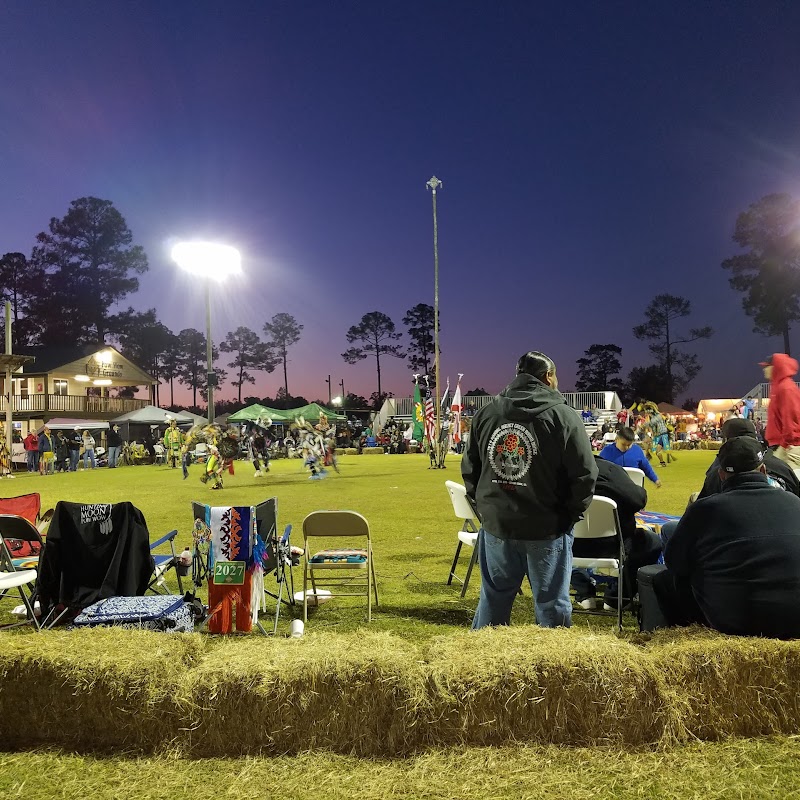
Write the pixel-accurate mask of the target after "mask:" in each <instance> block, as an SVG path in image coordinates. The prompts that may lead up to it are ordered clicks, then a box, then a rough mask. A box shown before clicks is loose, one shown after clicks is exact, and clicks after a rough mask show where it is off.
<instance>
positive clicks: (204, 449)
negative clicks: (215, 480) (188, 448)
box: [192, 442, 208, 464]
mask: <svg viewBox="0 0 800 800" xmlns="http://www.w3.org/2000/svg"><path fill="white" fill-rule="evenodd" d="M192 458H193V459H194V460H195V461H196V462H197V463H198V464H203V463H205V462H206V461H208V445H207V444H206V443H205V442H198V443H197V444H196V445H195V447H194V450H192Z"/></svg>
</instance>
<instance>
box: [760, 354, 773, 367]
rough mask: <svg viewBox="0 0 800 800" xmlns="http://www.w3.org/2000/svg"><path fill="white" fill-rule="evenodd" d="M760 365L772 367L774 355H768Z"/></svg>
mask: <svg viewBox="0 0 800 800" xmlns="http://www.w3.org/2000/svg"><path fill="white" fill-rule="evenodd" d="M758 366H759V367H771V366H772V356H767V357H766V358H765V359H764V360H763V361H759V362H758Z"/></svg>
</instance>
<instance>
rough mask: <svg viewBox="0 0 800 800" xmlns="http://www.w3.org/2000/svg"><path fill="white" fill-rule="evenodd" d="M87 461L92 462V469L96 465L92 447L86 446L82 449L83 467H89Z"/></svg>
mask: <svg viewBox="0 0 800 800" xmlns="http://www.w3.org/2000/svg"><path fill="white" fill-rule="evenodd" d="M89 462H91V464H92V469H94V468H95V467H96V466H97V462H96V461H95V460H94V447H88V448H86V450H84V451H83V468H84V469H89Z"/></svg>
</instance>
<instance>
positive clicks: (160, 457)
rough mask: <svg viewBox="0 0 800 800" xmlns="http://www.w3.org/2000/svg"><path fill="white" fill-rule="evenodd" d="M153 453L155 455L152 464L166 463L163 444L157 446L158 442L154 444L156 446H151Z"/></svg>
mask: <svg viewBox="0 0 800 800" xmlns="http://www.w3.org/2000/svg"><path fill="white" fill-rule="evenodd" d="M153 453H155V456H154V463H156V464H166V463H167V451H166V450H165V449H164V445H163V444H159V443H158V442H156V444H154V445H153Z"/></svg>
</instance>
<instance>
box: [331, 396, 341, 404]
mask: <svg viewBox="0 0 800 800" xmlns="http://www.w3.org/2000/svg"><path fill="white" fill-rule="evenodd" d="M331 403H333V404H334V405H335V406H340V405H341V404H342V398H341V397H334V398H333V400H331Z"/></svg>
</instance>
